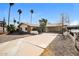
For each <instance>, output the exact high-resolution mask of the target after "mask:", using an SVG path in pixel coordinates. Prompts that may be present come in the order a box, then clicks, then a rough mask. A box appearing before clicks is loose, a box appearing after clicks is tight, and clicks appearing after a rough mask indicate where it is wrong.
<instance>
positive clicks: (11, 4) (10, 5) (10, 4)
mask: <svg viewBox="0 0 79 59" xmlns="http://www.w3.org/2000/svg"><path fill="white" fill-rule="evenodd" d="M13 5H14V3H9V13H8V26H9V22H10V12H11V7H12V6H13Z"/></svg>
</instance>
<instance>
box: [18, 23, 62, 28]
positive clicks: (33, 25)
mask: <svg viewBox="0 0 79 59" xmlns="http://www.w3.org/2000/svg"><path fill="white" fill-rule="evenodd" d="M21 25H28V26H31V27H39V24H28V23H27V24H25V23H21V24H20V25H19V26H21ZM46 26H47V27H53V26H62V24H61V23H54V24H47V25H46Z"/></svg>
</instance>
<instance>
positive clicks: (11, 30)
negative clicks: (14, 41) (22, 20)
mask: <svg viewBox="0 0 79 59" xmlns="http://www.w3.org/2000/svg"><path fill="white" fill-rule="evenodd" d="M7 32H8V33H13V32H15V26H14V25H12V24H10V26H7Z"/></svg>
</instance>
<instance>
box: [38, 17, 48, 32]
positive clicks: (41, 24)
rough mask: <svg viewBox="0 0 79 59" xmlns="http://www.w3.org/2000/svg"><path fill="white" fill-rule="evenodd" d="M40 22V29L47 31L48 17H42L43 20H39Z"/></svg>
mask: <svg viewBox="0 0 79 59" xmlns="http://www.w3.org/2000/svg"><path fill="white" fill-rule="evenodd" d="M39 23H40V29H39V30H40V31H41V32H44V31H46V25H47V19H44V18H42V19H41V20H39Z"/></svg>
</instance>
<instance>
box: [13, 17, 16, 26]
mask: <svg viewBox="0 0 79 59" xmlns="http://www.w3.org/2000/svg"><path fill="white" fill-rule="evenodd" d="M13 22H14V26H15V23H16V20H15V18H14V20H13Z"/></svg>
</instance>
